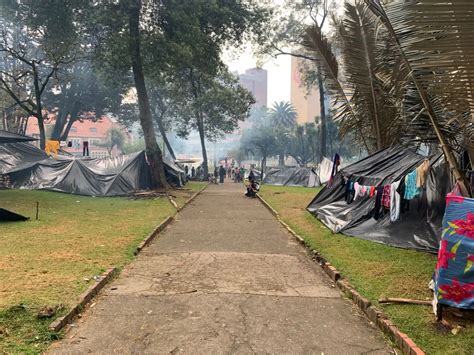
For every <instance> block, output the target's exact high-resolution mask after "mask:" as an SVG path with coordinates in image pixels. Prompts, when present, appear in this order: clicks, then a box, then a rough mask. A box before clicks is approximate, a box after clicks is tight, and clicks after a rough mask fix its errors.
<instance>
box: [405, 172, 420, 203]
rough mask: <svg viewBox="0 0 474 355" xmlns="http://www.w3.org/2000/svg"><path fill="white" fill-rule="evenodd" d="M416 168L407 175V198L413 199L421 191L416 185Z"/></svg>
mask: <svg viewBox="0 0 474 355" xmlns="http://www.w3.org/2000/svg"><path fill="white" fill-rule="evenodd" d="M416 176H417V174H416V170H413V171H412V172H411V173H409V174H408V175H407V176H406V177H405V200H411V199H413V198H415V197H416V196H418V194H419V193H420V191H419V189H418V188H417V187H416Z"/></svg>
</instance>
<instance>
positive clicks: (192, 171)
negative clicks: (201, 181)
mask: <svg viewBox="0 0 474 355" xmlns="http://www.w3.org/2000/svg"><path fill="white" fill-rule="evenodd" d="M194 176H196V169H195V168H194V166H193V167H192V168H191V177H192V178H194Z"/></svg>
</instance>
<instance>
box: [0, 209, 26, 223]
mask: <svg viewBox="0 0 474 355" xmlns="http://www.w3.org/2000/svg"><path fill="white" fill-rule="evenodd" d="M28 219H29V218H28V217H25V216H22V215H21V214H18V213H15V212H12V211H8V210H6V209H3V208H0V222H21V221H27V220H28Z"/></svg>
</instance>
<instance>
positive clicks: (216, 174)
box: [213, 166, 219, 184]
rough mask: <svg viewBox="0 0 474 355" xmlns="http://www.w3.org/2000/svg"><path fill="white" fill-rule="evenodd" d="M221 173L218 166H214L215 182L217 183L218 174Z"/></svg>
mask: <svg viewBox="0 0 474 355" xmlns="http://www.w3.org/2000/svg"><path fill="white" fill-rule="evenodd" d="M218 175H219V170H218V169H217V166H216V167H215V168H214V181H213V182H214V184H217V176H218Z"/></svg>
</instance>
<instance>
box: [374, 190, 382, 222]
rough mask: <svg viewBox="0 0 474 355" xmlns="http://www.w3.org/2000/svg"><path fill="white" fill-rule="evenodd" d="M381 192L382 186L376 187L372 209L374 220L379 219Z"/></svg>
mask: <svg viewBox="0 0 474 355" xmlns="http://www.w3.org/2000/svg"><path fill="white" fill-rule="evenodd" d="M382 192H383V186H377V188H376V196H375V207H374V213H373V215H374V218H375V219H379V218H380V207H382Z"/></svg>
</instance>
